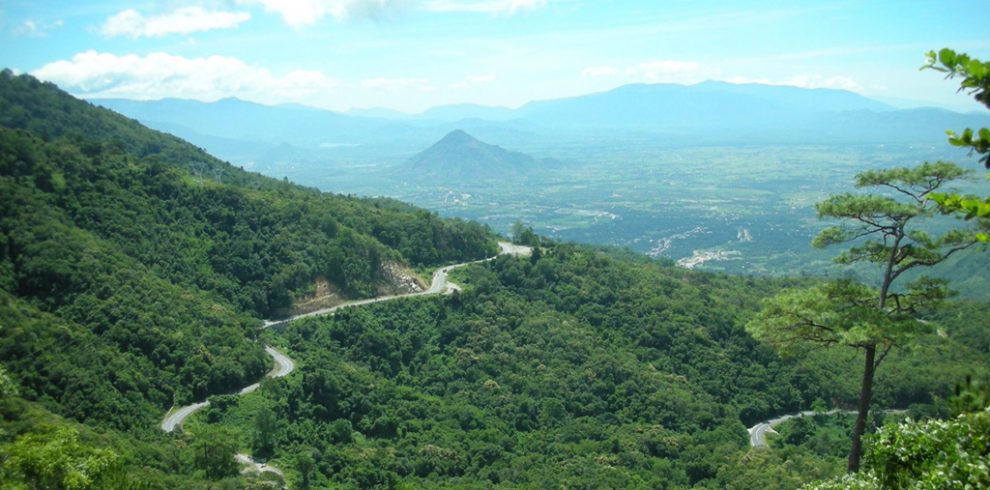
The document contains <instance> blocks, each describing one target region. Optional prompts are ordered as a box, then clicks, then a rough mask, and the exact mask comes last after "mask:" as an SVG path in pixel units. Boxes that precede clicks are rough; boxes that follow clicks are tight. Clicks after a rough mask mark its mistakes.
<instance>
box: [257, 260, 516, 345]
mask: <svg viewBox="0 0 990 490" xmlns="http://www.w3.org/2000/svg"><path fill="white" fill-rule="evenodd" d="M498 247H499V255H515V256H522V257H526V256H529V255H532V253H533V248H532V247H527V246H525V245H515V244H513V243H509V242H498ZM496 257H498V255H496V256H495V257H489V258H487V259H481V260H473V261H471V262H464V263H461V264H454V265H448V266H444V267H441V268H439V269H437V270H436V271H434V272H433V278H432V279H431V281H430V287H429V288H428V289H426V290H424V291H420V292H417V293H407V294H395V295H389V296H379V297H377V298H368V299H359V300H355V301H348V302H347V303H344V304H340V305H337V306H333V307H330V308H320V309H319V310H314V311H310V312H308V313H303V314H300V315H295V316H290V317H289V318H285V319H282V320H265V324H264V328H269V327H272V326H275V325H282V324H285V323H289V322H292V321H295V320H299V319H300V318H308V317H311V316H323V315H330V314H333V313H334V312H336V311H337V310H341V309H344V308H351V307H354V306H361V305H367V304H371V303H381V302H384V301H391V300H393V299H397V298H408V297H413V296H427V295H431V294H450V293H453V292H454V291H460V290H461V287H460V286H458V285H457V284H454V283H452V282H449V281H448V280H447V274H448V273H450V271H452V270H454V269H457V268H460V267H465V266H468V265H471V264H478V263H481V262H488V261H490V260H495V258H496Z"/></svg>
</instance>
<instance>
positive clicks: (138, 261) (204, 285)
mask: <svg viewBox="0 0 990 490" xmlns="http://www.w3.org/2000/svg"><path fill="white" fill-rule="evenodd" d="M0 126H2V127H0V193H2V195H3V196H4V199H3V200H2V202H0V286H2V290H0V319H2V329H0V358H2V359H3V363H4V367H5V369H6V370H7V372H8V374H9V375H10V377H11V378H12V379H14V380H16V384H17V385H19V387H20V388H19V390H18V391H19V393H20V396H21V397H23V398H25V399H27V400H31V401H33V402H37V403H39V404H40V405H41V406H43V407H44V408H45V409H47V410H50V411H52V412H55V413H57V414H60V415H62V416H65V417H70V418H72V419H75V420H77V421H80V422H84V423H86V424H88V425H93V426H97V427H103V428H113V429H119V430H125V431H138V432H151V431H152V430H153V429H154V427H155V426H156V421H157V420H159V418H160V417H161V416H162V414H163V413H164V412H165V411H166V410H167V409H168V407H170V406H171V405H172V404H173V403H184V402H188V401H190V400H194V399H202V398H204V397H206V396H207V395H209V394H215V393H225V392H230V391H235V390H237V389H239V388H240V387H241V386H244V385H246V384H249V383H251V382H253V381H254V380H256V379H258V378H259V377H261V375H262V374H264V373H265V372H266V371H267V369H268V363H269V361H268V358H267V357H266V356H265V355H264V353H263V350H262V348H261V346H260V344H258V343H256V342H255V341H254V339H255V337H256V335H257V331H258V327H259V326H260V323H261V322H260V321H259V320H258V319H259V318H268V317H271V316H276V315H278V314H279V313H280V312H281V311H282V310H285V309H286V308H288V307H289V306H290V305H291V304H292V302H293V301H294V300H295V299H296V298H297V297H298V296H299V295H302V294H306V293H307V292H309V290H311V289H312V287H313V282H314V280H315V279H317V278H321V277H322V278H326V279H327V280H328V281H330V283H331V284H333V285H334V286H335V287H336V288H338V289H339V290H340V291H342V292H343V295H344V296H349V297H368V296H374V295H376V294H377V292H378V289H379V287H381V286H384V284H383V283H384V281H385V277H384V276H383V274H382V265H383V263H384V262H385V261H395V262H398V263H405V264H409V265H412V266H417V265H436V264H442V263H450V262H457V261H463V260H467V259H477V258H482V257H487V256H490V255H493V254H494V253H495V250H496V246H495V240H494V235H492V234H491V233H490V232H489V231H488V230H487V229H486V228H484V227H482V226H479V225H477V224H475V223H469V222H464V221H460V220H443V219H440V218H439V217H437V216H436V215H435V214H431V213H429V212H427V211H424V210H420V209H415V208H412V207H409V206H406V205H403V204H401V203H398V202H395V201H390V200H385V199H358V198H354V197H346V196H337V195H332V194H325V193H320V192H318V191H315V190H312V189H307V188H304V187H300V186H297V185H293V184H289V183H286V182H279V181H276V180H273V179H269V178H266V177H261V176H258V175H255V174H250V173H248V172H244V171H243V170H240V169H237V168H233V167H230V166H229V165H227V164H225V163H223V162H220V161H217V160H216V159H213V158H211V157H209V156H208V155H206V154H205V153H203V152H202V151H201V150H199V149H196V148H194V147H192V146H190V145H188V144H186V143H183V142H182V141H181V140H178V139H176V138H174V137H171V136H168V135H165V134H162V133H157V132H154V131H151V130H148V129H145V128H143V127H141V126H140V125H138V124H137V123H135V122H133V121H130V120H127V119H126V118H123V117H121V116H119V115H116V114H114V113H112V112H110V111H107V110H104V109H98V108H95V107H93V106H91V105H90V104H88V103H86V102H83V101H80V100H77V99H74V98H73V97H71V96H69V95H68V94H65V93H64V92H62V91H60V90H58V89H57V87H55V86H54V85H51V84H47V83H40V82H38V81H37V80H35V79H34V78H31V77H30V76H13V75H12V74H11V73H10V72H9V71H5V72H3V73H2V75H0Z"/></svg>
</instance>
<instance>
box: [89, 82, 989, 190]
mask: <svg viewBox="0 0 990 490" xmlns="http://www.w3.org/2000/svg"><path fill="white" fill-rule="evenodd" d="M93 102H94V103H96V104H99V105H102V106H105V107H107V108H110V109H112V110H115V111H117V112H120V113H122V114H124V115H126V116H129V117H132V118H135V119H137V120H138V121H140V122H142V123H144V124H146V125H148V126H151V127H153V128H156V129H160V130H163V131H168V132H172V133H174V134H176V135H178V136H180V137H183V138H185V139H187V140H189V141H191V142H193V143H196V144H197V145H200V146H202V147H204V148H205V149H207V150H209V151H211V152H214V153H216V154H218V155H220V156H221V157H223V158H225V159H228V160H231V161H232V162H235V163H242V164H243V163H252V164H257V165H259V167H256V168H258V169H260V170H262V171H263V170H264V169H263V167H264V165H265V164H271V162H267V161H266V158H269V157H268V156H266V155H271V150H272V149H273V148H276V147H278V146H279V145H282V144H288V145H291V146H292V147H297V148H299V149H301V150H305V151H303V153H305V154H306V155H309V160H311V161H315V160H320V161H336V160H349V161H368V160H372V161H376V162H381V163H384V164H392V165H395V164H399V163H401V162H403V161H405V160H406V159H408V158H409V156H410V155H412V154H414V153H415V152H416V151H417V150H418V149H421V148H423V147H425V146H426V145H429V144H430V143H432V142H434V141H436V140H437V139H438V138H439V137H440V136H441V135H443V134H446V133H449V132H450V131H452V130H455V129H462V130H466V131H470V132H471V133H472V134H475V135H477V136H478V137H480V138H482V139H484V140H486V141H490V142H493V143H497V144H501V145H505V146H511V147H516V148H519V149H522V150H528V149H532V148H539V147H541V146H543V145H544V144H546V143H547V142H554V143H555V144H562V145H568V146H570V147H580V146H581V145H583V144H586V142H588V141H589V140H590V138H589V137H593V139H594V141H597V142H601V141H622V142H623V143H628V142H629V141H630V140H634V142H635V141H649V142H651V143H656V142H661V143H671V144H692V145H693V144H746V143H758V144H794V143H800V144H863V143H870V144H883V143H908V144H916V143H922V144H940V143H942V142H944V137H943V135H944V131H945V130H946V129H950V128H951V129H961V128H963V127H975V126H990V117H988V116H985V115H981V114H960V113H956V112H951V111H946V110H942V109H934V108H917V109H908V110H898V109H894V108H893V107H891V106H889V105H887V104H885V103H883V102H879V101H876V100H873V99H870V98H867V97H864V96H861V95H858V94H855V93H852V92H848V91H843V90H832V89H804V88H797V87H785V86H772V85H760V84H730V83H725V82H704V83H700V84H696V85H675V84H652V85H643V84H636V85H625V86H622V87H618V88H616V89H613V90H609V91H606V92H600V93H594V94H589V95H582V96H578V97H569V98H562V99H555V100H546V101H537V102H531V103H529V104H526V105H524V106H522V107H520V108H518V109H510V108H505V107H487V106H479V105H472V104H459V105H451V106H442V107H436V108H433V109H430V110H428V111H425V112H423V113H421V114H416V115H409V114H402V113H398V112H396V111H391V110H388V109H368V110H355V111H351V112H350V113H346V114H345V113H338V112H333V111H327V110H321V109H314V108H310V107H304V106H299V105H291V104H287V105H278V106H266V105H261V104H256V103H252V102H246V101H243V100H239V99H222V100H218V101H216V102H211V103H206V102H198V101H190V100H181V99H162V100H157V101H134V100H121V99H103V100H94V101H93ZM276 153H277V154H280V155H284V152H276Z"/></svg>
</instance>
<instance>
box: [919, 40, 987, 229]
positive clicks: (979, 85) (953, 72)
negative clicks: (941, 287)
mask: <svg viewBox="0 0 990 490" xmlns="http://www.w3.org/2000/svg"><path fill="white" fill-rule="evenodd" d="M921 69H922V70H935V71H938V72H942V73H945V78H947V79H952V78H956V77H961V78H962V82H960V84H959V91H968V92H969V94H970V95H972V96H973V98H974V99H976V101H977V102H979V103H981V104H983V105H984V106H985V107H986V108H988V109H990V62H983V61H980V60H978V59H974V58H970V57H969V56H968V55H966V54H964V53H956V52H955V51H953V50H951V49H949V48H943V49H942V50H940V51H939V52H938V53H935V51H929V52H928V54H927V56H926V61H925V64H924V65H923V66H922V67H921ZM946 133H948V135H949V144H951V145H953V146H959V147H964V148H969V149H970V152H976V153H978V154H980V155H982V156H981V157H980V161H982V162H983V164H984V165H985V166H986V167H987V168H990V129H988V128H980V129H979V130H977V131H973V130H972V129H970V128H966V129H964V130H963V131H962V133H959V134H957V133H956V132H954V131H951V130H950V131H946ZM932 199H934V200H935V201H937V202H938V203H939V204H940V205H941V206H942V208H943V209H944V210H945V211H946V212H957V213H961V214H963V215H965V216H966V218H967V219H972V218H975V217H987V216H990V198H985V199H982V200H981V199H979V198H975V197H971V196H960V195H958V194H934V195H933V196H932ZM980 239H981V240H983V241H990V236H987V235H986V234H984V235H981V236H980Z"/></svg>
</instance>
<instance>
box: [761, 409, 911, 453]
mask: <svg viewBox="0 0 990 490" xmlns="http://www.w3.org/2000/svg"><path fill="white" fill-rule="evenodd" d="M875 412H882V413H888V414H891V413H892V414H896V413H905V412H907V411H906V410H896V409H891V410H875ZM818 413H821V414H823V415H835V414H838V413H841V414H844V415H855V414H856V411H855V410H838V409H834V410H829V411H827V412H815V411H814V410H805V411H803V412H798V413H790V414H787V415H781V416H780V417H776V418H772V419H770V420H765V421H763V422H760V423H758V424H756V425H754V426H752V427H750V428H749V429H748V430H749V445H750V446H752V447H767V434H768V433H770V434H776V433H777V431H775V430H773V428H774V427H776V426H778V425H780V424H782V423H784V422H786V421H788V420H791V419H796V418H801V417H811V416H813V415H816V414H818Z"/></svg>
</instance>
